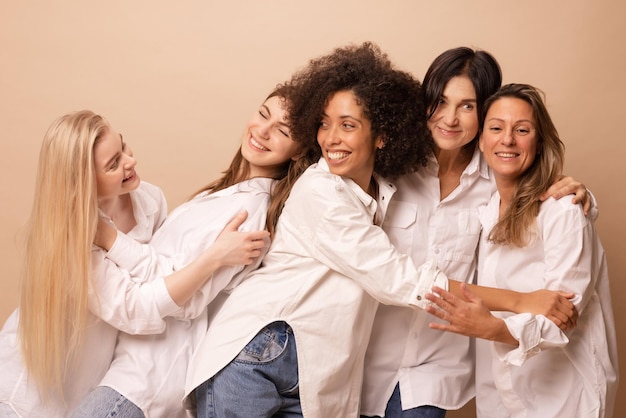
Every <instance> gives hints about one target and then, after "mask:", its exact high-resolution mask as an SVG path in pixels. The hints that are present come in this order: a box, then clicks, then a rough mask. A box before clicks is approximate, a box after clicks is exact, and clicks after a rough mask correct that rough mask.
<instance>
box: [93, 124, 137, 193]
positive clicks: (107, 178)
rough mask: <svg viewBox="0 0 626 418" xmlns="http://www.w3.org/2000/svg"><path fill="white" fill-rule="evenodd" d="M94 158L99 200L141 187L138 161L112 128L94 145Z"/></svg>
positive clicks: (120, 136)
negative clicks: (137, 169) (137, 170)
mask: <svg viewBox="0 0 626 418" xmlns="http://www.w3.org/2000/svg"><path fill="white" fill-rule="evenodd" d="M93 157H94V166H95V171H96V184H97V188H98V199H99V200H103V199H110V198H115V197H118V196H121V195H123V194H126V193H129V192H132V191H133V190H135V189H136V188H137V187H139V183H140V179H139V175H137V173H136V172H135V166H136V165H137V161H136V160H135V158H133V153H132V151H131V150H130V148H129V147H128V146H127V145H126V143H125V142H124V140H123V139H122V135H120V134H119V133H117V132H115V131H114V130H113V129H112V128H110V127H109V128H107V129H106V130H105V132H104V134H103V135H101V136H100V137H99V138H98V140H97V141H96V143H95V144H94V148H93Z"/></svg>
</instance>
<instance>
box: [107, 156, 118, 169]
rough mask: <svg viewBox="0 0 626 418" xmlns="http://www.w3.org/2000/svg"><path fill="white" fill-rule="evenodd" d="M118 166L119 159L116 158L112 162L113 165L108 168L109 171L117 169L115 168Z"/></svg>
mask: <svg viewBox="0 0 626 418" xmlns="http://www.w3.org/2000/svg"><path fill="white" fill-rule="evenodd" d="M119 166H120V157H117V158H116V159H115V161H113V164H111V166H110V167H109V170H111V171H112V170H115V169H117V167H119Z"/></svg>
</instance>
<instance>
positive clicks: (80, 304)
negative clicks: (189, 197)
mask: <svg viewBox="0 0 626 418" xmlns="http://www.w3.org/2000/svg"><path fill="white" fill-rule="evenodd" d="M108 126H109V125H108V123H107V122H106V120H104V118H102V117H101V116H99V115H96V114H95V113H93V112H91V111H88V110H83V111H79V112H75V113H71V114H68V115H65V116H62V117H60V118H58V119H57V120H56V121H54V122H53V123H52V125H51V126H50V127H49V128H48V131H47V132H46V135H45V137H44V140H43V144H42V146H41V151H40V154H39V166H38V172H37V180H36V185H35V196H34V203H33V207H32V213H31V215H30V219H29V222H28V225H27V230H26V251H25V259H24V268H23V277H22V281H21V289H20V291H21V294H20V306H21V308H20V318H19V337H20V344H21V351H22V355H23V358H24V362H25V365H26V368H27V370H28V373H29V376H30V377H32V378H33V379H34V382H35V383H36V385H37V387H38V388H39V390H40V392H41V394H42V397H43V399H47V398H48V396H49V395H50V394H51V393H52V392H56V393H57V394H59V395H60V396H61V398H63V395H64V394H63V382H64V379H65V378H66V377H67V372H68V369H69V368H70V367H72V365H73V363H74V360H75V359H76V358H77V356H78V353H79V351H80V349H81V344H82V340H83V335H84V332H85V327H86V323H87V318H88V315H87V312H88V304H87V291H88V284H89V276H90V274H91V246H92V242H93V239H94V236H95V232H96V226H97V220H98V198H97V190H96V179H95V171H94V162H93V149H94V144H95V143H96V141H97V140H98V138H99V137H100V136H101V135H102V134H103V133H104V132H105V131H106V129H107V128H108Z"/></svg>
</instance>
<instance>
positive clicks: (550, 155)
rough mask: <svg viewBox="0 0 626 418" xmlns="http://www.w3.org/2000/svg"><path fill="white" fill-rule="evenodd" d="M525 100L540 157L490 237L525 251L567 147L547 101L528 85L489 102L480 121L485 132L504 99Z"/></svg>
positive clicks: (509, 89)
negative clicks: (494, 109)
mask: <svg viewBox="0 0 626 418" xmlns="http://www.w3.org/2000/svg"><path fill="white" fill-rule="evenodd" d="M508 97H510V98H516V99H521V100H523V101H525V102H526V103H528V104H529V105H530V107H531V108H532V110H533V118H534V120H535V129H536V134H537V155H536V157H535V161H533V163H532V165H531V166H530V167H529V168H528V169H527V170H526V171H525V172H524V173H523V174H522V176H521V177H520V178H519V181H518V184H517V190H516V191H515V193H514V194H513V198H512V199H511V203H510V204H509V206H508V207H507V208H506V210H505V212H504V214H503V215H502V216H501V217H500V219H499V220H498V223H497V224H496V225H495V226H494V227H493V229H492V230H491V233H490V234H489V240H490V241H492V242H494V243H495V244H502V245H515V246H518V247H524V246H526V245H527V244H528V242H529V240H530V237H531V233H532V232H533V230H534V227H535V226H536V219H537V215H538V214H539V208H540V207H541V201H540V200H539V196H541V195H542V194H543V193H544V192H545V191H546V190H548V188H549V187H550V186H551V185H552V183H554V182H555V181H556V180H557V179H558V178H559V176H560V175H561V172H562V171H563V164H564V159H565V145H564V144H563V142H562V141H561V139H560V138H559V133H558V132H557V130H556V127H555V126H554V123H553V122H552V118H550V113H548V109H547V108H546V106H545V104H544V101H543V92H542V91H541V90H539V89H537V88H535V87H533V86H530V85H528V84H507V85H505V86H502V88H501V89H500V90H498V92H496V93H495V94H494V95H493V96H491V97H490V98H489V99H487V101H486V102H485V104H484V106H483V111H482V113H481V118H480V126H481V131H482V129H483V125H484V123H485V118H486V116H487V112H488V111H489V108H490V107H491V105H493V104H494V103H495V102H496V101H498V100H500V99H503V98H508Z"/></svg>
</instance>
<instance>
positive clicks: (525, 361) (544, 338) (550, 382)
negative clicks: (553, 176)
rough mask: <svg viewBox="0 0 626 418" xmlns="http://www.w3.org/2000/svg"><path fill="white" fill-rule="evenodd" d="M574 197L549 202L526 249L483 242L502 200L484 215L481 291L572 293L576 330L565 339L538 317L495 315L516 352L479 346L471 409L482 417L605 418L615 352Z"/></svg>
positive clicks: (601, 286) (609, 316)
mask: <svg viewBox="0 0 626 418" xmlns="http://www.w3.org/2000/svg"><path fill="white" fill-rule="evenodd" d="M571 199H572V197H571V196H565V197H563V198H561V199H559V200H558V201H555V200H554V199H552V198H551V199H548V200H547V201H546V202H544V203H543V204H542V205H541V209H540V211H539V215H538V216H537V233H536V235H534V236H533V241H532V242H531V243H530V244H528V245H527V246H525V247H523V248H518V247H511V246H503V245H494V244H493V243H491V242H488V241H487V237H488V234H489V231H491V229H492V228H493V226H494V225H495V223H496V222H497V220H498V207H499V204H500V196H499V194H498V193H495V194H494V197H493V198H492V200H491V202H490V203H489V206H487V207H486V208H482V209H483V210H481V212H480V220H481V223H482V225H483V229H484V232H483V235H482V238H481V240H480V249H479V263H478V284H480V285H483V286H490V287H498V288H504V289H511V290H516V291H521V292H528V291H533V290H537V289H552V290H562V291H567V292H573V293H575V294H576V297H575V298H574V299H573V303H574V305H575V306H576V309H577V310H578V312H579V315H580V316H579V319H578V324H577V326H576V328H575V329H573V330H572V331H570V332H568V333H564V332H562V331H561V330H560V329H559V328H558V327H557V326H556V325H555V324H554V323H553V322H552V321H550V320H548V319H547V318H546V317H544V316H542V315H536V316H534V315H531V314H527V313H526V314H517V315H516V314H512V313H505V312H494V315H496V316H498V317H500V318H503V319H504V320H505V322H506V325H507V327H508V328H509V331H510V332H511V334H512V335H513V336H514V337H515V338H516V339H517V340H518V341H519V347H514V346H511V345H508V344H503V343H493V342H490V341H485V340H477V341H476V351H477V363H476V388H477V390H476V406H477V411H478V416H479V417H481V418H484V417H498V418H502V417H585V418H586V417H589V418H591V417H594V418H595V417H605V416H606V417H610V416H612V411H613V403H614V400H615V393H616V389H617V378H618V376H617V370H618V368H617V348H616V341H615V329H614V324H613V312H612V309H611V294H610V291H609V278H608V271H607V265H606V259H605V254H604V249H603V248H602V245H601V243H600V241H599V239H598V236H597V234H596V232H595V228H594V226H593V222H590V221H589V220H588V219H587V218H586V217H585V216H584V214H583V213H582V210H581V208H580V207H579V205H574V204H572V203H571Z"/></svg>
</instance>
